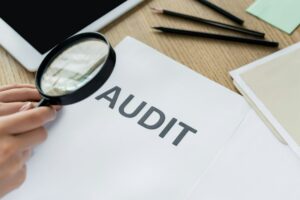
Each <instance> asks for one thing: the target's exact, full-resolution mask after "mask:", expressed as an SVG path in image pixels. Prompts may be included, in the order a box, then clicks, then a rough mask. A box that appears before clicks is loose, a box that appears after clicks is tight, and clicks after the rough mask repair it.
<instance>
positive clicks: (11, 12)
mask: <svg viewBox="0 0 300 200" xmlns="http://www.w3.org/2000/svg"><path fill="white" fill-rule="evenodd" d="M61 2H62V1H30V0H28V1H15V0H10V1H7V2H6V3H3V4H1V6H0V7H1V8H0V15H1V18H2V19H3V20H4V21H5V22H6V23H7V24H9V25H10V26H11V27H12V28H13V29H14V30H15V31H16V32H18V33H19V34H20V35H21V36H22V37H23V38H24V39H25V40H26V41H27V42H29V43H30V44H31V45H32V46H33V47H34V48H35V49H36V50H38V51H39V52H40V53H41V54H44V53H46V52H47V51H49V50H50V49H51V48H52V47H54V46H55V45H56V44H57V43H59V42H61V41H63V40H65V39H66V38H68V37H69V36H71V35H73V34H75V33H77V32H78V31H80V30H82V29H83V28H85V27H86V26H87V25H89V24H91V23H92V22H94V21H96V20H97V19H99V18H100V17H101V16H103V15H105V14H107V13H108V12H109V11H111V10H113V9H114V8H116V7H118V6H119V5H120V4H122V3H124V2H126V0H97V1H95V0H84V1H80V0H78V1H69V2H68V3H69V4H66V3H67V2H63V3H61Z"/></svg>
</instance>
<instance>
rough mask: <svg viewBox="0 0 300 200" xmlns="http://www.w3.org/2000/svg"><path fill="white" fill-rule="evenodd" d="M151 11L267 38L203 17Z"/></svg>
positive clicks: (157, 9)
mask: <svg viewBox="0 0 300 200" xmlns="http://www.w3.org/2000/svg"><path fill="white" fill-rule="evenodd" d="M151 9H152V10H153V11H154V12H156V13H159V14H163V15H167V16H171V17H177V18H180V19H185V20H189V21H194V22H198V23H202V24H207V25H210V26H213V27H217V28H221V29H226V30H231V31H234V32H239V33H243V34H246V35H251V36H254V37H259V38H264V37H265V33H262V32H258V31H254V30H250V29H246V28H242V27H238V26H232V25H229V24H224V23H221V22H217V21H213V20H208V19H204V18H201V17H196V16H192V15H187V14H183V13H178V12H174V11H171V10H165V9H159V8H151Z"/></svg>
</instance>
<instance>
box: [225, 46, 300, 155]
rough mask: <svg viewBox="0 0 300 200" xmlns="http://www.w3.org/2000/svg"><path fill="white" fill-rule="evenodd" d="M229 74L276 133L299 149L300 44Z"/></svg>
mask: <svg viewBox="0 0 300 200" xmlns="http://www.w3.org/2000/svg"><path fill="white" fill-rule="evenodd" d="M231 75H232V77H233V79H234V83H235V85H236V86H237V88H238V89H239V90H240V91H241V93H242V94H243V95H244V96H245V98H246V100H247V101H248V102H249V103H250V105H251V106H252V107H253V108H254V109H255V110H256V111H257V113H258V114H259V115H260V116H261V117H262V119H263V121H264V122H265V123H266V124H267V125H268V126H269V127H270V128H271V129H272V131H273V132H274V133H275V135H277V136H278V137H279V138H280V140H281V141H286V142H287V143H288V144H289V145H291V146H293V147H294V148H295V149H298V150H300V43H298V44H296V45H294V46H292V47H289V48H287V49H284V50H282V51H279V52H277V53H275V54H274V55H271V56H268V57H266V58H263V59H261V60H259V61H256V62H254V63H251V64H249V65H247V66H245V67H243V68H241V69H238V70H235V71H233V72H232V73H231ZM279 135H280V136H279ZM282 138H284V139H282ZM299 152H300V151H299Z"/></svg>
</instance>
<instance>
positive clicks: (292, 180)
mask: <svg viewBox="0 0 300 200" xmlns="http://www.w3.org/2000/svg"><path fill="white" fill-rule="evenodd" d="M299 186H300V160H299V159H298V157H297V156H296V154H294V153H293V152H292V151H291V150H290V148H289V147H288V146H286V145H283V144H282V143H280V142H279V141H278V140H277V139H276V138H275V137H274V136H273V134H272V133H271V132H270V131H269V130H268V129H267V128H266V126H265V125H264V124H263V122H262V121H261V120H260V118H259V117H258V116H257V115H256V113H255V112H254V111H252V112H250V113H249V115H248V117H247V118H246V120H245V121H244V123H243V124H242V125H241V127H240V129H239V130H238V131H237V134H236V135H235V136H234V137H233V139H232V140H230V142H229V143H228V144H227V146H226V148H225V150H224V151H223V152H222V153H221V154H220V156H219V157H218V159H216V162H215V163H214V165H213V167H212V168H210V169H209V170H208V172H207V173H206V174H205V175H204V176H203V177H201V179H200V181H199V184H197V187H195V188H194V190H193V192H192V194H191V196H190V197H189V198H188V200H199V199H205V200H220V199H222V200H253V199H255V200H266V199H268V200H269V199H272V200H283V199H284V200H299V199H300V190H299Z"/></svg>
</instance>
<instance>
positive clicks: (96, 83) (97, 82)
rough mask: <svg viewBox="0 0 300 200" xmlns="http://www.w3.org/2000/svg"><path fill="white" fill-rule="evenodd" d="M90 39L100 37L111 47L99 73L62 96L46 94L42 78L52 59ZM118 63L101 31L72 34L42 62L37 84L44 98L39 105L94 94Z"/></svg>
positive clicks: (64, 102)
mask: <svg viewBox="0 0 300 200" xmlns="http://www.w3.org/2000/svg"><path fill="white" fill-rule="evenodd" d="M88 39H98V40H102V41H103V42H105V43H106V44H107V46H108V47H109V53H108V56H107V58H106V61H105V63H104V64H103V67H102V69H101V70H100V71H99V72H98V73H97V75H96V76H95V77H94V78H93V79H92V80H90V81H89V82H88V83H87V84H85V85H84V86H82V87H81V88H79V89H78V90H76V91H74V92H72V93H69V94H65V95H62V96H54V97H52V96H48V95H46V94H44V92H43V91H42V89H41V79H42V76H43V74H44V72H45V70H46V69H47V68H48V67H49V65H50V64H51V63H52V61H53V60H54V59H55V58H56V57H57V56H58V55H60V53H61V52H62V51H64V50H66V49H68V48H69V47H71V46H72V45H74V44H76V43H78V42H80V41H85V40H88ZM115 63H116V54H115V51H114V50H113V48H112V47H111V45H110V44H109V42H108V40H107V39H106V38H105V37H104V36H103V35H101V34H99V33H94V32H89V33H81V34H78V35H75V36H72V37H70V38H68V39H66V40H65V41H63V42H62V43H60V44H58V45H57V46H56V47H54V48H53V49H52V50H51V51H50V53H49V54H48V55H47V56H46V57H45V59H44V60H43V62H42V63H41V65H40V67H39V69H38V71H37V74H36V86H37V89H38V90H39V92H40V94H41V96H42V98H43V99H42V100H41V102H40V103H39V105H38V106H49V105H69V104H73V103H76V102H79V101H81V100H83V99H85V98H87V97H88V96H90V95H92V94H93V93H94V92H96V91H97V90H98V89H99V88H100V87H101V86H102V85H103V84H104V83H105V82H106V81H107V79H108V78H109V77H110V75H111V73H112V71H113V69H114V67H115Z"/></svg>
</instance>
